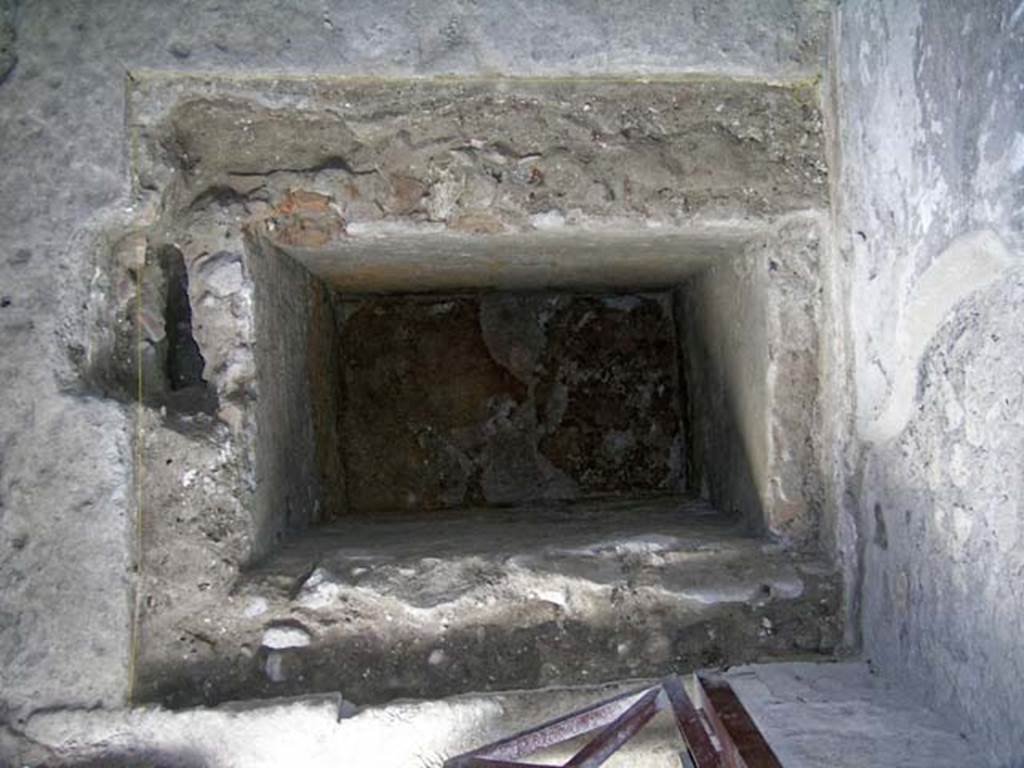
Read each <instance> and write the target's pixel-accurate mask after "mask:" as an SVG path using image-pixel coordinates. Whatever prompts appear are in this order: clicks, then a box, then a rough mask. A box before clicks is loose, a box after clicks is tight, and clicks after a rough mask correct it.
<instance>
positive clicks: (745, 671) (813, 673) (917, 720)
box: [726, 662, 996, 768]
mask: <svg viewBox="0 0 1024 768" xmlns="http://www.w3.org/2000/svg"><path fill="white" fill-rule="evenodd" d="M726 678H727V679H728V681H729V684H730V685H731V686H732V689H733V690H734V691H735V692H736V695H737V696H739V698H740V700H741V701H742V702H743V705H744V707H746V709H747V711H748V712H750V714H751V716H752V717H753V718H754V721H755V723H756V724H757V726H758V728H759V729H760V730H761V733H762V734H763V735H764V737H765V738H766V739H767V741H768V743H769V744H770V745H771V747H772V749H773V750H774V751H775V754H776V756H777V757H778V758H779V761H780V762H781V763H782V765H784V766H786V768H805V767H806V768H820V766H831V768H863V766H869V765H870V766H881V765H891V766H900V768H929V766H936V767H938V766H948V768H954V766H965V767H966V766H971V767H972V768H982V766H986V765H996V763H991V762H989V761H988V759H987V758H986V756H984V755H983V754H981V751H980V750H981V744H980V742H975V741H971V740H969V739H968V738H967V737H966V736H965V735H964V734H963V733H962V731H961V729H960V723H959V722H958V721H957V720H955V719H952V718H949V717H947V716H945V715H944V714H941V713H939V712H936V711H934V710H932V709H930V708H929V704H928V700H927V699H926V698H922V696H921V694H920V691H918V690H915V689H913V688H910V687H907V686H905V685H902V684H900V683H898V682H895V681H893V680H891V679H887V678H885V677H883V676H880V675H879V674H878V673H877V672H875V671H874V670H873V669H872V668H871V667H870V665H868V664H865V663H856V662H849V663H843V664H809V663H802V662H793V663H782V664H755V665H750V666H745V667H735V668H733V669H730V670H729V671H728V672H727V673H726Z"/></svg>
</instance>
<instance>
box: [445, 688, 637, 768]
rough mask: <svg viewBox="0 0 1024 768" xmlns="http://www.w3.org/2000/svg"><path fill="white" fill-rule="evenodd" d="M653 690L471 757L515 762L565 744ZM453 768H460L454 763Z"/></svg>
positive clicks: (629, 695) (632, 694)
mask: <svg viewBox="0 0 1024 768" xmlns="http://www.w3.org/2000/svg"><path fill="white" fill-rule="evenodd" d="M650 690H651V687H650V686H645V687H643V688H637V689H634V690H631V691H627V692H626V693H622V694H619V695H618V696H615V697H614V698H612V699H608V700H606V701H601V702H598V703H597V704H593V705H591V706H589V707H587V708H585V709H581V710H579V711H577V712H573V713H572V714H570V715H566V716H565V717H559V718H556V719H554V720H550V721H548V722H546V723H544V724H543V725H540V726H538V727H536V728H531V729H529V730H527V731H522V732H520V733H517V734H515V735H514V736H509V737H508V738H507V739H502V740H501V741H498V742H495V743H494V744H490V745H488V746H486V747H483V748H481V749H478V750H475V751H474V752H472V753H471V754H472V755H473V756H476V757H485V758H489V759H492V760H493V759H501V760H515V759H516V758H518V757H522V756H524V755H529V754H532V753H534V752H537V751H540V750H542V749H546V748H547V747H551V746H554V745H555V744H561V743H562V742H564V741H568V740H569V739H573V738H575V737H577V736H580V735H582V734H584V733H589V732H590V731H593V730H594V729H596V728H600V727H601V726H603V725H605V724H606V723H608V722H611V721H612V720H614V719H615V718H617V717H619V715H621V714H622V713H623V712H626V711H627V710H629V708H630V707H631V706H632V705H633V702H634V699H636V698H637V697H638V696H642V695H643V694H644V693H646V692H648V691H650ZM452 768H457V767H456V766H455V764H453V766H452Z"/></svg>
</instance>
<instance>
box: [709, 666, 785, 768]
mask: <svg viewBox="0 0 1024 768" xmlns="http://www.w3.org/2000/svg"><path fill="white" fill-rule="evenodd" d="M697 682H698V685H699V687H700V690H701V698H702V706H703V709H704V711H705V713H706V714H707V716H708V720H709V722H710V723H711V726H712V728H713V729H714V731H715V735H716V736H717V737H718V740H719V742H721V745H722V750H723V757H724V758H725V768H782V763H780V762H779V758H778V757H776V755H775V752H774V751H772V748H771V747H770V746H769V745H768V742H767V741H765V738H764V736H763V735H762V733H761V731H760V729H758V727H757V724H756V723H755V722H754V719H753V718H752V717H751V716H750V713H749V712H747V709H746V707H744V706H743V703H742V702H741V701H740V700H739V698H738V697H737V696H736V693H735V691H733V689H732V686H731V685H729V683H728V682H727V681H726V680H725V678H724V677H720V676H718V675H700V674H699V675H697Z"/></svg>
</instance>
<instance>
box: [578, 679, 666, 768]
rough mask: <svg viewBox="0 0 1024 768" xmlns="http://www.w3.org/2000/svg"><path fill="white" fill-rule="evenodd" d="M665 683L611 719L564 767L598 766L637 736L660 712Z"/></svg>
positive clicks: (591, 767) (594, 767)
mask: <svg viewBox="0 0 1024 768" xmlns="http://www.w3.org/2000/svg"><path fill="white" fill-rule="evenodd" d="M660 696H661V686H658V687H657V688H652V689H651V690H650V691H648V692H647V693H645V694H644V695H643V696H642V697H641V698H640V699H639V700H638V701H637V702H636V703H635V704H634V705H633V706H632V707H630V708H629V709H627V710H626V711H625V712H623V713H622V714H621V715H619V716H618V717H617V718H615V720H613V721H612V722H610V723H609V724H608V725H606V726H605V727H604V728H602V729H601V732H600V733H599V734H597V736H595V737H594V738H593V740H591V741H590V742H589V743H588V744H586V745H585V746H584V747H583V748H582V749H581V750H580V751H579V752H577V753H576V754H575V755H573V757H572V759H571V760H570V761H569V762H568V763H566V764H565V766H564V768H598V766H600V765H603V764H604V762H605V761H606V760H607V759H608V758H609V757H611V756H612V755H613V754H615V753H616V752H617V751H618V750H619V749H620V748H621V747H622V745H623V744H625V743H626V742H627V741H629V740H630V739H631V738H633V737H634V736H635V735H636V734H637V733H638V732H639V731H640V729H641V728H643V727H644V726H645V725H647V722H648V721H649V720H650V719H651V718H652V717H654V715H655V714H657V712H658V709H659V708H660V707H659V706H658V699H659V698H660Z"/></svg>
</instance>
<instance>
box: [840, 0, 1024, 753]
mask: <svg viewBox="0 0 1024 768" xmlns="http://www.w3.org/2000/svg"><path fill="white" fill-rule="evenodd" d="M836 30H837V45H836V62H835V65H836V67H837V74H836V78H835V80H836V82H837V83H838V85H837V88H836V93H835V96H836V98H837V101H838V121H837V127H838V140H839V148H840V162H839V164H838V168H835V169H834V172H835V171H838V178H837V179H835V180H834V183H835V188H836V189H838V191H839V195H838V197H837V199H836V201H835V204H836V205H837V206H838V208H837V212H836V215H837V219H836V220H837V222H838V229H837V231H836V237H837V244H838V252H839V254H840V256H841V258H842V260H843V263H845V264H846V265H847V266H846V268H847V269H848V274H847V276H846V278H847V279H848V281H849V282H848V285H849V305H848V315H847V321H848V324H849V326H848V327H849V331H850V339H851V340H852V345H853V358H854V363H853V395H854V398H855V400H856V426H855V439H854V441H853V443H852V444H851V447H850V450H849V451H847V453H846V455H845V458H846V460H847V462H848V465H849V468H850V485H849V487H848V490H849V492H850V495H849V496H848V497H847V499H848V501H849V500H851V499H852V503H849V504H848V505H847V509H848V510H849V511H850V514H851V516H850V517H849V518H848V519H847V520H844V521H840V523H839V525H838V528H839V529H840V530H842V529H843V528H844V527H845V528H847V529H855V530H856V534H857V540H858V545H857V548H856V552H850V553H848V554H849V555H850V557H851V559H852V560H854V561H855V565H856V569H855V570H857V571H858V573H859V582H860V585H861V587H862V591H861V593H860V595H859V602H858V601H857V599H856V597H855V602H854V606H853V608H854V610H855V612H856V613H857V614H858V616H859V621H860V626H861V627H862V631H863V642H864V650H865V653H866V655H868V656H869V657H870V658H871V659H872V660H873V661H874V662H875V663H876V664H878V665H879V666H880V667H881V668H882V669H883V671H885V672H887V673H890V674H895V675H897V676H900V677H902V678H903V679H905V680H907V681H908V683H909V682H913V683H916V684H922V685H924V686H925V690H926V691H927V694H926V695H927V696H928V697H929V698H930V700H932V701H934V702H935V703H937V704H939V705H941V706H945V707H947V708H949V709H950V710H952V711H955V712H957V713H958V714H959V715H960V716H961V717H962V718H963V722H964V728H965V730H967V731H968V732H969V733H971V735H973V736H975V737H976V738H977V741H978V743H980V744H984V745H986V746H987V748H988V749H989V754H988V755H986V758H987V759H988V760H990V761H991V764H993V765H1019V764H1021V761H1022V760H1024V725H1022V724H1024V716H1022V715H1021V714H1020V713H1021V712H1024V683H1022V681H1024V643H1022V642H1021V637H1022V633H1021V630H1022V629H1024V625H1022V622H1024V591H1022V589H1021V584H1022V581H1021V577H1022V574H1024V500H1022V497H1024V474H1022V468H1021V467H1022V462H1021V459H1022V457H1024V429H1022V422H1021V416H1020V413H1021V403H1022V397H1024V380H1022V378H1021V374H1020V370H1021V368H1022V364H1024V340H1022V338H1021V333H1020V328H1022V327H1024V292H1022V272H1021V267H1020V265H1021V263H1022V257H1024V5H1022V4H1021V3H1020V2H1019V0H1013V1H1012V2H1011V1H1010V0H985V2H977V1H976V0H923V1H922V2H907V1H906V0H902V1H901V0H864V1H863V2H861V1H860V0H858V1H857V2H852V1H851V2H845V3H842V4H841V5H840V6H839V9H838V16H837V24H836ZM855 594H856V593H855Z"/></svg>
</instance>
